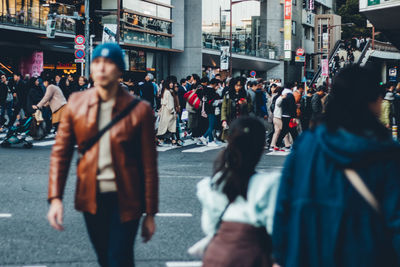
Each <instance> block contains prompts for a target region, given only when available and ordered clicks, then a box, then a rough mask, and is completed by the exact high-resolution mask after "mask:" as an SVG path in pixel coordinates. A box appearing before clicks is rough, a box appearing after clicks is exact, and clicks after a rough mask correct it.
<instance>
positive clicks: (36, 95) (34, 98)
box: [27, 77, 44, 116]
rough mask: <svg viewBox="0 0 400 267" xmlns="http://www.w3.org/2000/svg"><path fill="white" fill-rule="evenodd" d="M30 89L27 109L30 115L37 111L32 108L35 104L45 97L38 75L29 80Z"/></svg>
mask: <svg viewBox="0 0 400 267" xmlns="http://www.w3.org/2000/svg"><path fill="white" fill-rule="evenodd" d="M29 88H30V89H29V91H28V97H27V111H28V114H29V116H30V115H32V114H33V113H35V110H34V109H33V108H32V106H33V105H35V104H36V103H39V102H40V100H41V99H42V98H43V96H44V93H43V88H42V87H41V85H40V80H39V78H37V77H33V78H31V79H30V81H29Z"/></svg>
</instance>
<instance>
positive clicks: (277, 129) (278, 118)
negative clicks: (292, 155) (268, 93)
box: [270, 87, 290, 151]
mask: <svg viewBox="0 0 400 267" xmlns="http://www.w3.org/2000/svg"><path fill="white" fill-rule="evenodd" d="M275 92H276V95H275V96H274V98H273V100H272V105H271V111H272V114H273V119H272V122H273V124H274V135H273V136H272V140H271V145H270V150H271V151H280V149H279V146H280V144H278V146H277V144H276V143H277V141H278V137H279V135H280V134H281V131H282V126H283V124H282V100H283V99H282V92H283V87H277V88H276V91H275ZM283 141H284V142H285V147H288V146H290V142H289V138H288V136H287V135H286V136H285V137H284V139H283Z"/></svg>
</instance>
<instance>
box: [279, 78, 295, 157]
mask: <svg viewBox="0 0 400 267" xmlns="http://www.w3.org/2000/svg"><path fill="white" fill-rule="evenodd" d="M281 97H282V104H281V107H282V130H281V132H280V134H279V137H278V140H277V141H276V142H277V144H278V145H280V144H282V141H283V139H284V138H285V137H286V135H287V134H289V133H290V135H291V137H292V140H293V141H294V140H295V139H296V138H297V135H298V133H297V128H296V127H297V126H293V125H291V124H295V122H293V120H294V119H295V118H296V109H297V106H296V101H295V99H294V96H293V91H292V86H291V84H290V83H289V84H286V86H285V89H284V90H283V91H282V96H281ZM285 149H286V150H288V149H290V146H285ZM279 150H283V149H281V148H279Z"/></svg>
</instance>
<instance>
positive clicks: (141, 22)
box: [124, 13, 172, 34]
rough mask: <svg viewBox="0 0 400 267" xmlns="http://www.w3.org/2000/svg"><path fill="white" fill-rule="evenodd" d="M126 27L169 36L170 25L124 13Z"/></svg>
mask: <svg viewBox="0 0 400 267" xmlns="http://www.w3.org/2000/svg"><path fill="white" fill-rule="evenodd" d="M124 21H125V23H126V26H128V27H134V28H139V29H143V30H151V31H156V32H161V33H168V34H171V32H172V23H171V22H167V21H162V20H157V19H153V18H149V17H144V16H140V15H136V14H130V13H124Z"/></svg>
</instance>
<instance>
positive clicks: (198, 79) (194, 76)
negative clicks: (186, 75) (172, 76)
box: [192, 73, 200, 81]
mask: <svg viewBox="0 0 400 267" xmlns="http://www.w3.org/2000/svg"><path fill="white" fill-rule="evenodd" d="M192 77H193V79H195V80H196V81H200V76H199V75H197V74H196V73H193V74H192Z"/></svg>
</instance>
